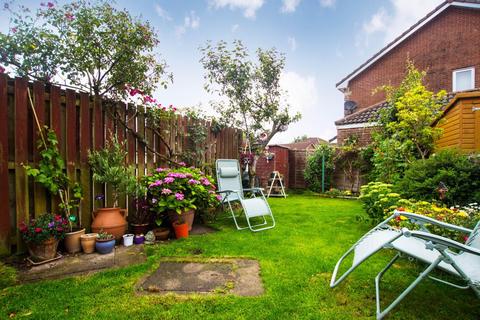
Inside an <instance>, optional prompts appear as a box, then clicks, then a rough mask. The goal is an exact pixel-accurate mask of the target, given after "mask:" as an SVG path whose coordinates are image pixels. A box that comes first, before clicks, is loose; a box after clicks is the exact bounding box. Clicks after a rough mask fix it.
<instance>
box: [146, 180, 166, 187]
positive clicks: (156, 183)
mask: <svg viewBox="0 0 480 320" xmlns="http://www.w3.org/2000/svg"><path fill="white" fill-rule="evenodd" d="M162 184H163V181H162V180H157V181H155V182H153V183H150V185H149V186H148V187H149V188H153V187H158V186H161V185H162Z"/></svg>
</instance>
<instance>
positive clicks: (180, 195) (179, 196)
mask: <svg viewBox="0 0 480 320" xmlns="http://www.w3.org/2000/svg"><path fill="white" fill-rule="evenodd" d="M175 198H176V199H177V200H178V201H182V200H183V199H185V196H184V195H183V193H180V192H177V193H175Z"/></svg>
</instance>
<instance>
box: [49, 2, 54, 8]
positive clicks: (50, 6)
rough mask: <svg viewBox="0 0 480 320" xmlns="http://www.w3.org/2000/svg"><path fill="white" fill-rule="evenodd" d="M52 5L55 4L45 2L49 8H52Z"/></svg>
mask: <svg viewBox="0 0 480 320" xmlns="http://www.w3.org/2000/svg"><path fill="white" fill-rule="evenodd" d="M54 6H55V5H54V4H53V2H48V3H47V7H49V8H53V7H54Z"/></svg>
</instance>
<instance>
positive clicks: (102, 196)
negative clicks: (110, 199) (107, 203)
mask: <svg viewBox="0 0 480 320" xmlns="http://www.w3.org/2000/svg"><path fill="white" fill-rule="evenodd" d="M95 200H97V201H102V200H105V196H104V195H103V194H97V195H96V196H95Z"/></svg>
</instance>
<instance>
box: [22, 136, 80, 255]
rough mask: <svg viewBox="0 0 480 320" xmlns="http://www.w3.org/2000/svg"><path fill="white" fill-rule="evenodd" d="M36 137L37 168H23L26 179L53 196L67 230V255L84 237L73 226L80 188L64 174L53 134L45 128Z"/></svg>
mask: <svg viewBox="0 0 480 320" xmlns="http://www.w3.org/2000/svg"><path fill="white" fill-rule="evenodd" d="M39 136H40V138H39V139H38V141H37V148H38V150H39V154H40V161H39V163H38V166H37V167H32V166H28V165H25V166H24V168H25V170H26V173H27V175H28V176H31V177H33V178H34V179H35V181H36V182H37V183H40V184H42V185H43V186H44V187H45V188H46V189H47V190H48V191H49V192H50V194H52V195H57V196H58V198H59V200H60V203H59V205H58V206H59V209H60V210H61V211H62V213H63V215H64V217H65V218H66V221H67V225H68V228H67V230H65V231H66V232H65V249H66V250H67V252H69V253H76V252H80V251H81V246H80V236H81V235H82V234H85V228H81V227H80V226H78V225H77V217H76V215H75V214H74V210H75V209H76V208H78V206H79V204H80V200H81V199H82V189H81V187H80V185H79V184H78V183H73V182H72V181H71V180H70V178H69V177H68V175H67V174H66V168H65V162H64V161H63V159H62V157H61V155H60V152H59V150H58V140H57V136H56V134H55V131H53V130H51V129H49V128H48V127H47V126H45V127H43V129H42V130H40V129H39Z"/></svg>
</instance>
